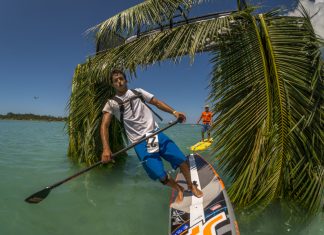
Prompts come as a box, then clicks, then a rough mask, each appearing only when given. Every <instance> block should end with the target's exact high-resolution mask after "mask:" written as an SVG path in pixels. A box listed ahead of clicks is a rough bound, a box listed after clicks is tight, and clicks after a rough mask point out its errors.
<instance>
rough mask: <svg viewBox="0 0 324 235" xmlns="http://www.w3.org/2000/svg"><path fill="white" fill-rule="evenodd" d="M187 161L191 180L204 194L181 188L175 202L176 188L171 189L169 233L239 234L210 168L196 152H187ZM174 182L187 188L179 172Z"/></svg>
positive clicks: (229, 206) (231, 210)
mask: <svg viewBox="0 0 324 235" xmlns="http://www.w3.org/2000/svg"><path fill="white" fill-rule="evenodd" d="M187 161H188V163H189V165H190V174H191V179H192V181H196V183H197V185H198V188H199V189H200V190H202V191H203V193H204V195H203V197H201V198H197V197H195V196H193V195H192V193H191V192H190V191H188V190H185V191H184V198H183V201H182V202H180V203H176V202H175V199H176V197H177V191H175V190H173V191H172V196H171V200H170V226H169V228H170V229H169V234H171V235H185V234H188V235H198V234H206V235H207V234H210V235H239V234H240V233H239V230H238V226H237V222H236V220H235V215H234V211H233V207H232V204H231V202H230V200H229V198H228V196H227V193H226V190H225V187H224V183H223V181H222V180H221V179H220V177H219V176H218V174H217V173H216V171H215V170H214V168H213V167H212V166H211V165H210V164H209V163H208V162H207V161H206V160H204V159H203V158H202V157H201V156H200V155H199V154H197V153H195V154H190V155H188V156H187ZM176 181H177V182H178V184H180V185H181V186H182V187H184V188H185V189H187V184H186V181H185V178H184V176H183V175H182V174H181V173H180V172H179V173H178V175H177V178H176Z"/></svg>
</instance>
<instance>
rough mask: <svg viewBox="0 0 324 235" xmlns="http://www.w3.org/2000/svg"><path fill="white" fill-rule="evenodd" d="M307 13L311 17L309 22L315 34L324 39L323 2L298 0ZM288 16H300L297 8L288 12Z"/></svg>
mask: <svg viewBox="0 0 324 235" xmlns="http://www.w3.org/2000/svg"><path fill="white" fill-rule="evenodd" d="M300 3H301V4H302V5H303V6H304V7H305V9H306V11H307V13H308V14H309V15H310V16H311V17H312V16H313V15H314V17H312V18H311V22H312V25H313V27H314V30H315V33H316V34H317V35H319V36H320V37H321V38H323V39H324V0H300ZM288 15H289V16H300V11H299V10H298V6H297V7H296V9H295V10H293V11H290V12H288Z"/></svg>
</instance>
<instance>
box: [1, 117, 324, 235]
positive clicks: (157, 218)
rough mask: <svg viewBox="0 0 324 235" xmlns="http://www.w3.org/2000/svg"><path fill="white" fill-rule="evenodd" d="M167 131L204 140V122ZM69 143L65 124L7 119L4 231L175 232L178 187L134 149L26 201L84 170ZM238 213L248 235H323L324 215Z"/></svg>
mask: <svg viewBox="0 0 324 235" xmlns="http://www.w3.org/2000/svg"><path fill="white" fill-rule="evenodd" d="M166 133H167V134H168V135H169V136H170V137H171V138H173V139H174V140H175V141H176V142H177V143H178V145H179V147H180V148H181V149H182V150H183V151H184V152H185V153H189V150H188V149H187V147H188V146H190V145H193V144H194V143H195V142H197V141H198V140H199V138H200V133H199V127H197V126H191V125H177V126H175V127H173V128H171V129H170V130H168V131H166ZM67 145H68V137H67V135H66V134H65V130H64V123H61V122H37V121H0V189H1V194H0V234H1V235H12V234H13V235H16V234H24V235H44V234H46V235H54V234H55V235H61V234H63V235H65V234H69V235H74V234H75V235H83V234H84V235H89V234H96V235H101V234H112V235H115V234H116V235H119V234H123V235H124V234H126V235H127V234H141V235H146V234H156V235H159V234H161V235H162V234H163V235H165V234H168V206H169V198H170V193H171V191H170V190H169V189H168V188H166V187H163V186H162V185H161V184H160V183H157V182H152V181H150V180H149V178H148V177H147V176H146V175H145V172H144V171H143V169H142V167H141V166H140V164H139V162H138V160H137V158H136V157H135V154H134V151H132V150H131V151H129V152H128V153H129V157H128V158H127V161H126V162H125V164H123V165H120V166H118V167H115V168H114V169H106V168H97V169H93V170H91V171H89V172H88V173H85V174H83V175H81V176H79V177H78V178H75V179H73V180H71V181H69V182H68V183H65V184H63V185H61V186H59V187H57V188H56V189H54V190H52V192H51V193H50V195H49V196H48V197H47V198H46V199H45V200H44V201H42V202H41V203H39V204H28V203H25V202H24V199H25V198H26V197H27V196H29V195H31V194H32V193H35V192H37V191H39V190H41V189H43V188H44V187H46V186H48V185H51V184H53V183H55V182H57V181H60V180H62V179H63V178H66V177H68V176H70V175H73V174H74V173H75V172H77V171H79V170H81V169H83V167H81V166H75V165H74V164H72V163H71V162H70V161H69V160H68V158H67V157H66V150H67ZM204 155H205V156H207V158H209V159H210V156H208V152H205V153H204ZM214 166H215V168H216V170H217V171H218V172H219V173H220V175H221V176H222V174H221V169H218V168H217V165H216V164H214ZM168 169H169V168H168ZM173 174H174V172H173ZM226 181H227V180H226V179H225V182H226ZM236 216H237V219H238V223H239V227H240V229H241V234H242V235H266V234H267V235H268V234H269V235H270V234H276V235H280V234H294V235H295V234H298V235H299V234H300V235H305V234H309V235H323V234H324V223H323V222H324V215H323V213H322V214H319V215H318V216H316V217H314V218H312V219H311V220H310V222H309V223H308V224H307V225H298V219H299V218H300V216H299V215H296V214H293V213H292V212H291V211H290V210H289V209H286V208H285V207H282V206H280V205H272V206H271V207H269V209H268V210H266V211H265V212H263V213H262V214H261V215H258V216H256V218H255V217H251V216H249V217H247V215H246V214H244V213H237V215H236Z"/></svg>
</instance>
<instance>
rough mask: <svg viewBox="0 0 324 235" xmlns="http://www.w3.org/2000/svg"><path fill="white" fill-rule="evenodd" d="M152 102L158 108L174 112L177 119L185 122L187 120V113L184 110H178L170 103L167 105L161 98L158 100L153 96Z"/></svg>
mask: <svg viewBox="0 0 324 235" xmlns="http://www.w3.org/2000/svg"><path fill="white" fill-rule="evenodd" d="M149 103H150V104H153V105H154V106H156V107H157V108H158V109H160V110H162V111H164V112H167V113H170V114H173V115H174V116H175V117H176V118H177V119H179V120H180V121H181V122H185V121H186V115H185V114H184V113H182V112H178V111H176V110H174V109H173V108H171V107H170V106H169V105H167V104H166V103H164V102H163V101H161V100H158V99H157V98H155V97H153V98H152V99H151V100H150V102H149Z"/></svg>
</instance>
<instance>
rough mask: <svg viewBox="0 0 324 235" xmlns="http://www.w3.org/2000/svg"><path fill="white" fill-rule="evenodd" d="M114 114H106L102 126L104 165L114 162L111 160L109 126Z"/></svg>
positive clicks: (102, 156) (102, 157)
mask: <svg viewBox="0 0 324 235" xmlns="http://www.w3.org/2000/svg"><path fill="white" fill-rule="evenodd" d="M111 118H112V114H110V113H108V112H105V113H104V114H103V117H102V120H101V126H100V137H101V142H102V154H101V161H102V162H103V163H107V162H110V161H113V159H111V155H112V152H111V149H110V145H109V126H110V123H111Z"/></svg>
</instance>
